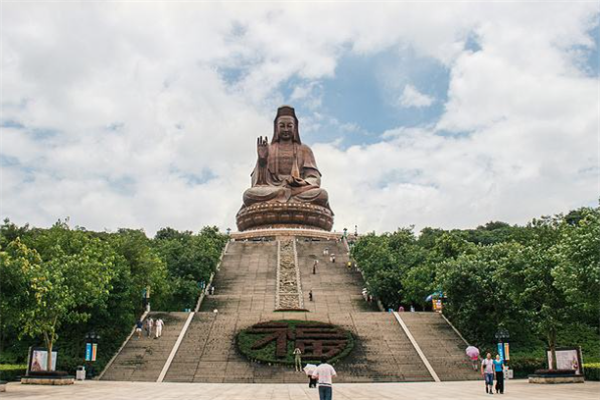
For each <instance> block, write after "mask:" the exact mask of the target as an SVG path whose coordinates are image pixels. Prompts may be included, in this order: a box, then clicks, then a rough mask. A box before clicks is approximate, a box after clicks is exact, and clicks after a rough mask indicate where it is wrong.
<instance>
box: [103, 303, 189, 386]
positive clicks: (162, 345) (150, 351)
mask: <svg viewBox="0 0 600 400" xmlns="http://www.w3.org/2000/svg"><path fill="white" fill-rule="evenodd" d="M188 315H189V314H188V313H183V312H170V313H163V312H152V313H150V314H149V316H151V317H152V318H154V319H155V320H156V319H157V318H159V317H160V318H162V319H163V321H164V322H165V327H164V328H163V331H162V337H160V338H158V339H154V336H151V337H146V335H145V332H142V333H143V334H142V337H141V338H140V339H138V338H137V337H136V335H133V336H132V337H131V339H129V341H128V342H127V343H126V344H125V347H123V349H122V350H121V352H120V353H119V355H118V356H117V358H115V360H114V361H113V363H112V364H111V365H110V367H109V368H108V369H107V370H106V372H105V373H104V375H103V376H102V380H108V381H140V382H155V381H156V379H157V378H158V376H159V375H160V372H161V370H162V368H163V366H164V365H165V362H166V361H167V358H168V357H169V354H170V353H171V350H172V349H173V346H174V345H175V342H176V341H177V337H178V336H179V333H180V332H181V329H182V328H183V325H184V324H185V321H186V319H187V317H188Z"/></svg>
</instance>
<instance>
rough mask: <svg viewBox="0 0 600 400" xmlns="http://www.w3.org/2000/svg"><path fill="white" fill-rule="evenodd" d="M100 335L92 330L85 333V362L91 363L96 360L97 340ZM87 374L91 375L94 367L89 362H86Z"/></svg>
mask: <svg viewBox="0 0 600 400" xmlns="http://www.w3.org/2000/svg"><path fill="white" fill-rule="evenodd" d="M100 338H101V336H100V335H99V334H97V333H96V332H94V331H91V332H88V333H86V334H85V361H86V364H88V363H93V362H95V361H96V357H97V355H98V341H99V340H100ZM88 365H89V367H88V376H89V377H93V376H94V375H95V374H94V368H93V367H92V366H91V364H88Z"/></svg>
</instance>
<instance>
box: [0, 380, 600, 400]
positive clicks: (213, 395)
mask: <svg viewBox="0 0 600 400" xmlns="http://www.w3.org/2000/svg"><path fill="white" fill-rule="evenodd" d="M484 390H485V389H484V386H483V382H477V381H465V382H443V383H364V384H359V383H348V384H338V385H335V386H334V395H333V398H334V399H336V400H340V399H353V400H371V399H373V400H375V399H377V400H380V399H403V400H404V399H415V400H417V399H423V400H429V399H435V400H446V399H448V400H454V399H456V400H470V399H486V398H491V399H494V398H496V399H503V400H510V399H528V400H550V399H557V400H559V399H560V400H583V399H586V400H587V399H600V382H586V383H584V384H568V385H534V384H529V383H528V382H527V381H525V380H515V381H510V382H507V385H506V390H507V393H506V394H504V395H496V394H494V395H493V396H490V395H486V394H485V392H484ZM0 397H1V398H2V399H19V400H28V399H35V400H50V399H56V400H59V399H60V400H75V399H77V400H79V399H94V400H109V399H110V400H113V399H115V400H118V399H124V400H125V399H126V400H131V399H143V400H150V399H161V400H188V399H189V400H191V399H194V400H309V399H310V400H312V399H318V398H319V395H318V392H317V390H316V389H309V388H308V385H301V384H234V383H232V384H226V383H217V384H211V383H142V382H105V381H103V382H98V381H86V382H77V383H76V384H75V385H72V386H62V387H61V386H32V385H20V384H18V383H11V384H9V385H8V388H7V392H6V393H2V394H0Z"/></svg>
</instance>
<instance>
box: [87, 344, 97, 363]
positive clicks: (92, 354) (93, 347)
mask: <svg viewBox="0 0 600 400" xmlns="http://www.w3.org/2000/svg"><path fill="white" fill-rule="evenodd" d="M97 353H98V343H86V344H85V361H96V354H97Z"/></svg>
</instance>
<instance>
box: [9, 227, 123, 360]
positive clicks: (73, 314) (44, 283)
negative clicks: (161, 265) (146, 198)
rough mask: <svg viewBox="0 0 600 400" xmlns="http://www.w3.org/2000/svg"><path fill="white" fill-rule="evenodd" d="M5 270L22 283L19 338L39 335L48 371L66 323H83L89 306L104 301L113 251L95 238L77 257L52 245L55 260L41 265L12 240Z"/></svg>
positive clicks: (29, 252)
mask: <svg viewBox="0 0 600 400" xmlns="http://www.w3.org/2000/svg"><path fill="white" fill-rule="evenodd" d="M6 254H7V256H5V257H4V261H3V266H2V269H3V270H10V273H11V274H12V275H13V276H14V275H15V274H16V275H18V276H17V277H16V281H17V282H26V283H27V286H28V287H29V290H28V291H27V292H26V295H27V297H28V298H27V299H26V300H25V301H23V304H25V305H26V307H25V308H24V309H22V310H21V312H20V314H19V316H18V317H19V318H18V319H19V323H20V324H21V326H22V332H21V333H22V334H23V335H29V336H31V337H39V336H42V337H43V340H44V342H45V345H46V348H47V350H48V364H47V369H48V370H50V369H51V366H52V348H53V345H54V343H55V341H56V339H57V338H58V330H59V329H60V327H61V325H62V324H63V323H65V322H84V321H86V320H87V319H88V318H89V317H90V314H89V312H88V310H89V308H90V307H91V306H93V305H95V304H97V303H99V302H102V301H103V300H104V299H105V298H106V297H107V295H108V292H109V290H110V281H111V278H112V272H111V266H112V263H113V262H114V259H115V254H114V252H113V251H112V250H111V249H110V248H109V247H108V246H107V245H106V243H102V242H101V241H100V240H98V239H90V240H89V241H88V243H86V244H85V245H84V246H83V248H82V251H81V252H80V253H79V254H76V255H69V254H66V253H64V252H63V251H62V249H60V247H58V246H57V247H56V248H55V249H54V254H55V257H53V258H52V259H50V260H47V261H43V260H42V259H41V257H39V255H38V254H37V252H36V251H35V250H30V249H28V248H27V246H26V245H24V244H23V243H21V241H20V240H19V239H16V240H15V241H13V242H11V243H10V244H9V245H8V247H7V252H6Z"/></svg>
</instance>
